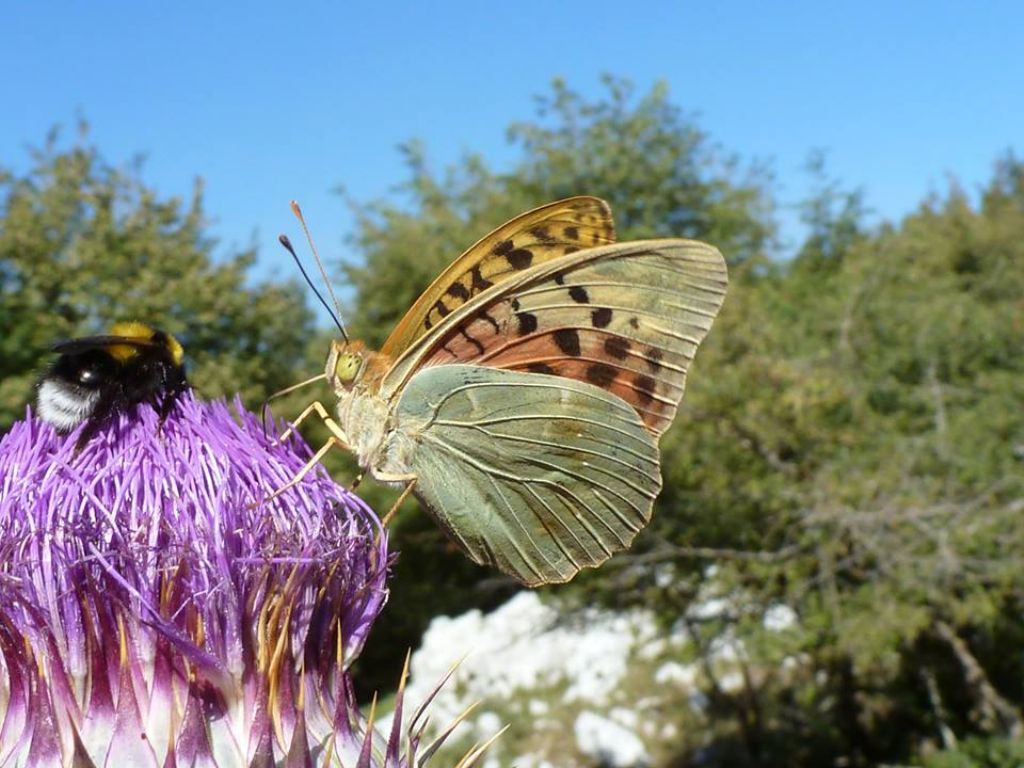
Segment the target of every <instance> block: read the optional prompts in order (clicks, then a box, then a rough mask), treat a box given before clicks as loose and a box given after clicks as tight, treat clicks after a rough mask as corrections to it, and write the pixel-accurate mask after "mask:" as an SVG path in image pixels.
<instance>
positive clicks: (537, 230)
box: [530, 227, 555, 243]
mask: <svg viewBox="0 0 1024 768" xmlns="http://www.w3.org/2000/svg"><path fill="white" fill-rule="evenodd" d="M530 234H531V235H533V236H534V237H535V238H537V240H539V241H540V242H542V243H550V242H551V241H553V240H554V239H555V238H553V237H552V236H551V233H550V232H548V228H547V227H533V228H531V229H530Z"/></svg>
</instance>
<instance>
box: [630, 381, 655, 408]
mask: <svg viewBox="0 0 1024 768" xmlns="http://www.w3.org/2000/svg"><path fill="white" fill-rule="evenodd" d="M633 386H634V387H636V393H637V397H639V398H640V400H641V402H643V403H644V404H645V405H646V404H647V403H649V402H651V400H653V399H654V387H655V386H656V385H655V381H654V379H652V378H651V377H650V376H644V375H643V374H642V373H641V374H639V375H638V376H637V377H636V378H634V379H633Z"/></svg>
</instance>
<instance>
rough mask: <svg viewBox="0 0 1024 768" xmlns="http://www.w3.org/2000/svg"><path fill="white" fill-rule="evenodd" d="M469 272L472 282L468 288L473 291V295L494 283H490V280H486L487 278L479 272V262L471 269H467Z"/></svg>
mask: <svg viewBox="0 0 1024 768" xmlns="http://www.w3.org/2000/svg"><path fill="white" fill-rule="evenodd" d="M469 274H470V279H471V280H472V284H471V285H470V288H469V290H470V291H471V292H472V293H473V295H476V294H478V293H480V292H481V291H486V290H487V289H488V288H490V287H491V286H492V285H494V283H492V282H491V281H490V280H488V279H487V278H485V277H484V276H483V275H481V274H480V265H479V264H478V265H477V266H475V267H473V269H471V270H470V271H469Z"/></svg>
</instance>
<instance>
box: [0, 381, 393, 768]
mask: <svg viewBox="0 0 1024 768" xmlns="http://www.w3.org/2000/svg"><path fill="white" fill-rule="evenodd" d="M235 410H236V412H237V414H238V415H237V416H235V415H233V414H232V413H231V412H230V411H229V409H228V407H227V406H226V405H225V404H224V403H217V402H215V403H202V402H199V401H196V400H194V399H192V398H191V397H184V398H182V399H181V401H180V403H179V406H178V407H177V408H176V409H175V411H174V412H173V414H172V415H171V416H170V417H169V418H168V419H167V420H166V422H165V423H164V424H163V425H162V427H160V428H159V429H158V424H157V416H156V414H155V413H154V412H153V411H152V410H151V409H149V408H148V407H140V408H138V410H137V413H135V414H134V415H133V416H122V417H121V418H120V419H119V420H118V421H117V423H115V424H113V425H111V427H110V428H108V429H106V430H103V431H100V432H99V433H97V434H96V436H95V437H94V438H92V439H91V440H90V441H89V442H88V443H87V444H86V445H85V446H84V447H83V449H82V450H81V451H80V452H78V453H76V452H75V448H74V446H75V442H76V438H77V434H76V433H73V434H71V435H69V436H67V437H66V438H62V437H59V436H58V435H56V434H55V432H54V431H53V429H52V428H51V427H49V426H48V425H46V424H43V423H42V422H40V421H38V420H37V419H34V418H33V417H32V416H31V414H29V416H28V417H27V418H26V419H25V420H24V421H21V422H19V423H17V424H15V425H14V427H13V428H12V429H11V431H10V432H9V433H8V434H7V435H6V436H4V437H3V439H2V440H0V558H2V559H0V762H10V763H13V764H15V765H22V764H24V765H29V766H37V765H47V764H54V765H60V764H64V763H65V762H66V761H67V760H70V758H71V756H72V755H75V757H76V758H78V759H81V760H91V761H92V762H93V763H95V764H96V765H103V764H111V765H117V764H121V765H124V764H132V765H136V764H137V765H147V764H148V765H174V764H176V763H177V764H208V765H219V766H225V765H234V764H248V763H250V762H254V763H261V762H266V763H267V764H273V763H274V762H275V761H276V760H279V759H282V758H284V756H285V755H288V754H289V748H290V749H291V755H292V756H293V757H294V759H298V758H299V757H301V755H300V753H301V752H303V751H304V750H305V751H306V752H310V751H311V750H313V751H315V749H316V748H317V746H318V745H322V744H324V743H326V741H327V740H328V739H336V741H337V742H338V743H337V744H336V747H335V748H336V749H337V750H341V749H342V748H346V747H348V748H354V749H358V745H357V744H355V743H354V740H355V734H356V733H357V732H361V730H362V728H360V727H358V726H357V724H358V723H359V722H360V719H359V712H358V709H357V708H356V706H355V703H354V700H353V699H352V698H351V694H350V687H349V685H348V684H347V683H346V682H345V680H346V679H347V675H346V674H345V670H346V669H347V667H348V665H349V664H351V662H352V661H353V660H354V659H355V658H356V656H357V655H358V654H359V651H360V650H361V648H362V646H363V644H364V643H365V641H366V637H367V633H368V632H369V629H370V626H371V625H372V623H373V621H374V619H375V618H376V616H377V614H378V613H379V612H380V610H381V608H382V607H383V604H384V601H385V600H386V596H387V592H386V584H385V577H386V572H387V565H388V554H387V544H386V536H385V535H384V532H383V531H382V530H381V529H380V524H379V521H378V520H377V519H376V517H374V516H373V514H372V512H370V511H369V510H368V509H367V508H366V507H365V505H363V504H362V502H361V501H360V500H358V498H356V497H354V496H352V495H351V494H349V493H348V492H347V491H345V490H344V489H342V488H340V487H339V486H337V485H336V484H335V483H333V482H332V481H331V480H330V478H329V477H327V475H326V473H325V472H324V471H323V470H322V469H320V468H317V469H316V470H314V471H313V472H311V473H309V474H308V475H307V476H306V477H305V478H304V479H303V481H302V482H301V483H299V484H298V485H297V486H295V487H294V488H292V489H289V491H287V492H285V493H284V494H282V495H281V496H280V497H278V498H276V499H274V500H272V501H269V502H267V501H265V499H266V497H267V496H269V495H270V494H271V493H272V492H273V491H274V490H275V489H277V488H279V487H281V486H282V485H284V484H285V483H286V482H287V481H288V480H290V479H291V478H292V477H293V476H294V475H295V473H296V472H297V471H298V470H299V469H300V468H301V467H302V466H303V465H304V464H305V462H306V461H307V460H308V457H309V456H310V455H311V452H310V451H309V448H308V446H305V444H303V443H302V442H301V441H300V440H292V441H289V442H288V444H286V445H280V444H278V443H277V442H276V440H275V439H274V438H273V436H271V437H270V438H267V437H265V436H264V434H263V431H262V427H261V426H260V424H259V422H258V420H257V419H256V417H255V416H253V415H252V414H249V413H246V412H245V411H244V410H242V409H241V407H240V405H238V404H237V403H236V405H235ZM339 683H340V685H339ZM339 693H340V694H341V695H342V697H343V698H342V699H341V700H339V699H338V698H337V696H338V694H339ZM303 699H304V701H305V702H306V705H307V707H308V706H313V707H314V710H313V711H309V712H305V713H303V712H301V711H298V710H297V702H298V701H300V700H303ZM321 711H322V712H324V713H326V715H321V714H317V715H315V716H314V712H321ZM339 712H342V713H344V714H343V717H344V719H345V720H346V723H345V727H346V729H347V730H344V731H342V732H338V730H337V729H336V728H335V723H336V720H335V718H336V717H337V716H338V713H339ZM354 726H356V727H354ZM341 742H344V743H341ZM307 747H308V749H307ZM178 749H180V750H181V751H180V754H175V752H176V751H177V750H178ZM61 755H63V757H61ZM289 759H292V758H289ZM181 760H184V761H185V762H184V763H181V762H180V761H181ZM298 764H306V758H303V760H302V761H300V763H298ZM309 764H312V763H309Z"/></svg>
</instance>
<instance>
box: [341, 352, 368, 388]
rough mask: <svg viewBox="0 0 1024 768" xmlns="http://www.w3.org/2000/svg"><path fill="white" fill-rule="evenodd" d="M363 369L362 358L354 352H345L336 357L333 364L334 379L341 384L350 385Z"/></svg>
mask: <svg viewBox="0 0 1024 768" xmlns="http://www.w3.org/2000/svg"><path fill="white" fill-rule="evenodd" d="M362 367H363V356H362V355H360V354H357V353H354V352H346V353H345V354H343V355H339V356H338V362H336V363H335V364H334V378H335V379H336V380H337V381H338V382H339V383H341V384H350V383H352V381H354V380H355V378H356V376H357V375H358V374H359V369H360V368H362Z"/></svg>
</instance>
